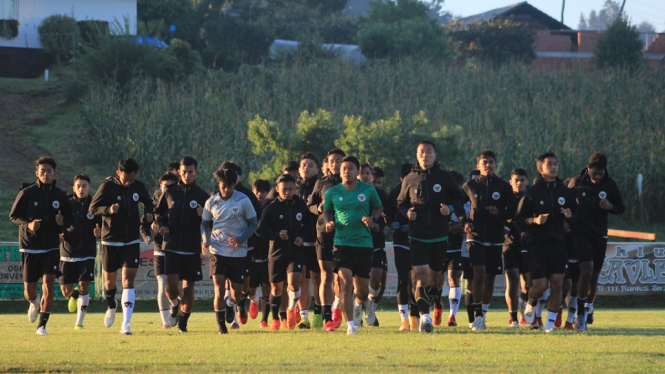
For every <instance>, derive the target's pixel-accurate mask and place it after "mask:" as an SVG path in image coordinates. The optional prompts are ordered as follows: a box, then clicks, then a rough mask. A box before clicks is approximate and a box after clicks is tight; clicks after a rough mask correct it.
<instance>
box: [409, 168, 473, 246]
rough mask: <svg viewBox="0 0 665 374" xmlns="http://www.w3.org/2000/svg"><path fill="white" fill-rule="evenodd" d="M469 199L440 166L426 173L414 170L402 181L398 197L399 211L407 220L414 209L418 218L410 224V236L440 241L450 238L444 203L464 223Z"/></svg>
mask: <svg viewBox="0 0 665 374" xmlns="http://www.w3.org/2000/svg"><path fill="white" fill-rule="evenodd" d="M465 201H466V198H465V197H464V193H463V192H462V190H460V187H459V185H458V184H457V181H456V180H455V178H453V176H452V175H450V173H449V172H447V171H445V170H441V168H440V167H439V163H438V162H437V163H434V166H432V167H431V168H429V169H426V170H423V169H421V168H420V166H419V165H416V166H414V167H413V170H412V171H411V173H409V175H407V176H406V177H404V180H403V181H402V189H401V191H400V193H399V196H398V197H397V206H398V208H399V212H400V213H401V214H402V215H403V216H405V217H406V214H407V211H408V210H409V209H410V208H411V207H414V208H415V211H416V214H417V217H416V219H415V220H414V221H409V235H410V236H411V237H412V238H415V239H437V238H443V237H446V236H447V235H448V223H449V222H450V216H443V215H441V211H440V210H441V204H444V205H449V206H450V205H452V206H453V210H454V212H455V213H457V214H458V216H459V217H460V220H461V221H462V222H464V213H465V212H464V202H465Z"/></svg>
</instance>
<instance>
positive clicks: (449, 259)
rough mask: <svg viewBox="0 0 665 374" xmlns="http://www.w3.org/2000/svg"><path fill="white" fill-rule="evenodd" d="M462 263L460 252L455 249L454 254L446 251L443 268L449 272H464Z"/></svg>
mask: <svg viewBox="0 0 665 374" xmlns="http://www.w3.org/2000/svg"><path fill="white" fill-rule="evenodd" d="M463 265H464V264H463V263H462V251H461V250H459V249H457V250H455V251H454V252H451V251H447V252H446V257H444V258H443V268H444V269H446V270H450V271H462V270H464V267H463Z"/></svg>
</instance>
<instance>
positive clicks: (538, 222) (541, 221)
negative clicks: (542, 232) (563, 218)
mask: <svg viewBox="0 0 665 374" xmlns="http://www.w3.org/2000/svg"><path fill="white" fill-rule="evenodd" d="M549 215H550V214H549V213H547V214H541V215H539V216H538V217H536V218H534V219H533V223H535V224H536V225H543V224H545V222H547V217H549Z"/></svg>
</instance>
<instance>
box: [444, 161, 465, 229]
mask: <svg viewBox="0 0 665 374" xmlns="http://www.w3.org/2000/svg"><path fill="white" fill-rule="evenodd" d="M444 175H445V177H444V178H445V179H444V186H445V188H446V196H448V199H449V204H450V205H452V206H453V211H452V212H451V213H455V214H456V215H457V218H459V220H460V222H462V223H464V222H465V221H466V212H465V211H464V203H465V202H466V194H465V193H464V192H462V190H461V189H460V187H459V184H458V183H457V181H456V180H455V178H453V176H452V175H450V173H445V174H444Z"/></svg>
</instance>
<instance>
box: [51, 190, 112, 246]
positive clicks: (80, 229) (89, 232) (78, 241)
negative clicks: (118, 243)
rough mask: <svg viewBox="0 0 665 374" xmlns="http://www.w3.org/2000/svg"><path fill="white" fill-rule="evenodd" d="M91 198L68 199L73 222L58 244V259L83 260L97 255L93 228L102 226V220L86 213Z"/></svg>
mask: <svg viewBox="0 0 665 374" xmlns="http://www.w3.org/2000/svg"><path fill="white" fill-rule="evenodd" d="M91 201H92V196H88V197H86V198H85V199H79V198H78V197H76V195H72V196H71V197H70V198H69V205H70V206H71V208H72V214H73V216H74V220H73V222H72V225H71V226H69V228H68V229H67V230H66V231H65V241H64V242H63V243H60V257H71V258H85V257H93V258H94V257H95V256H96V255H97V237H96V236H95V234H94V232H95V226H96V225H99V227H100V229H101V226H102V219H101V217H99V216H95V215H93V214H92V213H90V212H88V209H89V208H90V202H91Z"/></svg>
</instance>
